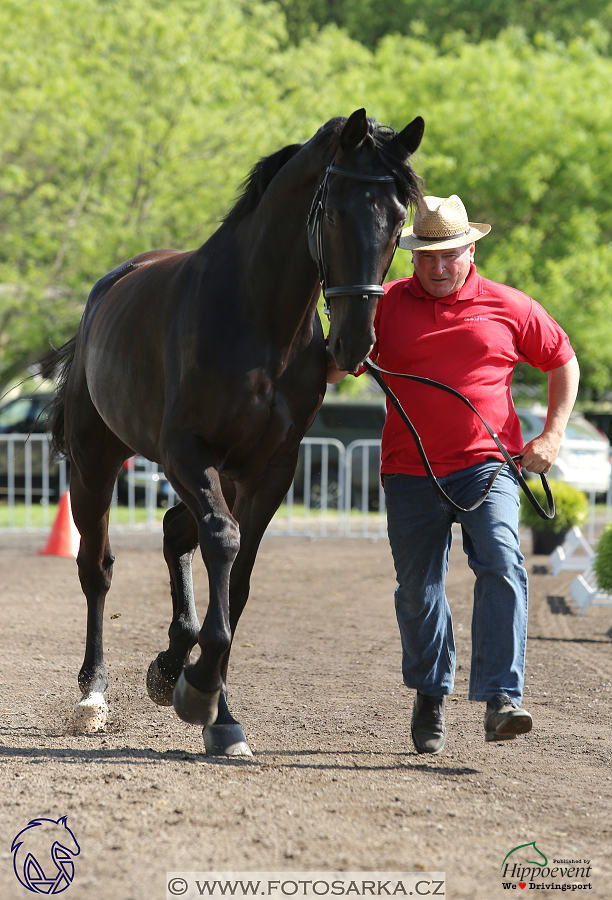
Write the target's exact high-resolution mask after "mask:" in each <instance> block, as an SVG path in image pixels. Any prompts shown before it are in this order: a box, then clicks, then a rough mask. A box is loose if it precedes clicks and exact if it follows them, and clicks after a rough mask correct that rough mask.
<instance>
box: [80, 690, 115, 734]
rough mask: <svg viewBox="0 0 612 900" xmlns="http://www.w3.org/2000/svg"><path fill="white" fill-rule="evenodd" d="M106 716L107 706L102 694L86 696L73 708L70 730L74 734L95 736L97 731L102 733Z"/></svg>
mask: <svg viewBox="0 0 612 900" xmlns="http://www.w3.org/2000/svg"><path fill="white" fill-rule="evenodd" d="M107 716H108V706H107V705H106V700H105V699H104V694H98V693H93V694H88V695H87V696H86V697H82V698H81V700H79V702H78V703H77V705H76V706H75V707H74V712H73V714H72V730H73V731H74V733H75V734H95V733H96V732H97V731H104V730H105V729H104V726H105V725H106V717H107Z"/></svg>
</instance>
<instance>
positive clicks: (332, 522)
mask: <svg viewBox="0 0 612 900" xmlns="http://www.w3.org/2000/svg"><path fill="white" fill-rule="evenodd" d="M379 469H380V441H378V440H360V441H359V440H358V441H353V442H352V443H351V444H349V445H348V447H345V446H344V444H342V443H341V442H340V441H337V440H333V439H325V438H304V440H303V441H302V445H301V447H300V456H299V462H298V468H297V471H296V477H295V479H294V481H293V484H292V485H291V488H290V490H289V493H288V494H287V497H286V498H285V501H284V502H283V504H282V505H281V507H280V509H279V511H278V512H277V514H276V515H275V517H274V519H273V520H272V522H271V523H270V526H269V528H268V533H269V534H279V535H308V536H316V535H324V536H344V537H356V538H370V539H372V538H374V539H377V538H379V537H382V536H384V535H385V534H386V517H385V498H384V492H383V489H382V486H381V484H380V478H379ZM68 486H69V467H68V464H67V463H66V461H65V460H62V461H61V462H59V463H57V462H55V463H51V462H50V453H49V443H48V439H47V436H46V435H44V434H31V435H30V436H29V437H28V436H27V435H23V434H2V435H0V533H2V532H36V531H48V530H49V528H50V527H51V525H52V520H51V512H52V511H53V510H54V507H53V504H55V503H57V501H58V499H59V497H60V496H61V495H62V494H63V492H64V491H65V490H66V488H67V487H68ZM176 500H177V497H176V494H175V492H174V490H173V488H172V486H171V484H170V483H169V482H168V481H167V479H166V477H165V476H164V473H163V471H162V470H161V467H160V466H158V464H157V463H154V462H151V461H150V460H145V459H143V458H142V457H135V458H133V459H131V460H128V462H127V463H126V466H125V468H124V470H123V471H122V472H121V474H120V476H119V478H118V479H117V483H116V484H115V490H114V493H113V499H112V504H111V512H110V525H111V528H112V529H113V530H143V529H144V530H150V531H157V530H159V529H160V528H161V514H162V513H163V507H167V506H173V505H174V503H175V502H176Z"/></svg>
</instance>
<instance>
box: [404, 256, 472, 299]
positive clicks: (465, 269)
mask: <svg viewBox="0 0 612 900" xmlns="http://www.w3.org/2000/svg"><path fill="white" fill-rule="evenodd" d="M473 259H474V244H468V245H467V246H466V247H455V248H454V249H452V250H444V249H442V250H413V251H412V264H413V266H414V271H415V272H416V273H417V275H418V276H419V281H420V282H421V284H422V285H423V287H424V288H425V290H426V291H427V293H428V294H432V295H433V296H434V297H448V295H449V294H454V293H455V291H458V290H459V288H460V287H461V286H462V285H463V284H464V283H465V280H466V278H467V277H468V275H469V274H470V262H472V261H473Z"/></svg>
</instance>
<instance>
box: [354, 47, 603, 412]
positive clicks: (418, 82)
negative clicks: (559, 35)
mask: <svg viewBox="0 0 612 900" xmlns="http://www.w3.org/2000/svg"><path fill="white" fill-rule="evenodd" d="M402 87H403V89H402ZM367 90H368V96H369V97H370V99H371V102H372V104H373V106H374V107H375V108H376V110H377V113H378V115H379V117H380V118H382V119H383V120H387V121H390V122H391V124H394V125H398V126H399V123H401V122H403V121H404V120H405V119H407V118H410V117H411V116H413V115H415V114H417V113H420V114H422V115H423V116H424V118H425V123H426V128H425V137H424V140H423V143H422V145H421V148H420V151H419V160H418V163H417V166H418V168H419V169H420V172H421V174H422V175H423V176H424V178H425V183H426V187H427V191H428V193H431V194H436V195H439V196H447V195H449V194H450V193H457V194H459V195H460V196H461V197H462V199H463V200H464V202H465V203H466V206H467V208H468V213H469V214H470V216H471V217H472V219H473V220H475V221H481V222H490V223H491V224H492V226H493V228H492V231H491V234H490V235H489V236H488V237H486V238H485V239H484V240H483V241H481V242H479V244H478V245H477V264H478V266H479V269H480V271H481V272H482V273H483V274H485V275H487V276H488V277H490V278H493V279H494V280H496V281H501V282H504V283H507V284H511V285H513V286H515V287H517V288H519V289H520V290H523V291H525V292H526V293H528V294H530V295H531V296H532V297H534V298H535V299H536V300H538V301H539V302H541V303H542V304H543V305H544V306H545V308H546V309H547V310H548V311H549V312H550V313H551V315H553V316H554V317H555V318H557V320H558V321H559V322H560V324H561V325H562V326H563V327H564V328H565V329H566V331H567V332H568V334H569V335H570V338H571V340H572V343H573V345H574V347H575V349H576V351H577V353H578V356H579V360H580V364H581V369H582V392H583V394H585V395H587V396H589V395H591V396H594V397H597V396H601V395H602V394H603V393H604V392H605V391H608V390H610V387H611V384H612V378H611V373H612V316H610V309H611V306H612V300H611V298H612V266H611V265H610V263H611V262H612V257H611V255H610V251H609V242H610V236H611V234H612V206H611V205H610V201H609V197H610V196H611V191H612V63H611V61H610V60H609V59H608V58H604V57H602V56H601V55H600V54H599V53H598V52H597V50H596V48H595V47H593V45H592V44H590V43H589V42H588V41H585V40H583V39H577V40H575V41H573V42H572V43H571V44H570V45H569V46H568V47H567V48H564V47H558V46H556V45H550V46H548V47H540V48H537V47H534V46H533V45H532V44H531V43H529V42H528V41H527V40H526V38H525V37H524V36H523V35H521V33H520V32H517V31H513V30H510V31H508V32H505V33H504V34H503V35H501V36H500V37H499V38H498V39H496V40H495V41H484V42H481V43H480V44H479V45H474V44H470V43H468V42H466V41H462V40H460V39H459V40H458V41H457V43H456V47H455V50H454V51H453V52H452V53H449V52H447V53H442V52H440V51H438V50H437V49H436V48H434V47H432V46H431V45H427V44H424V43H423V42H420V41H417V40H415V39H412V38H400V37H388V38H385V39H384V40H383V41H382V42H381V44H380V45H379V47H378V49H377V53H376V58H375V65H374V66H373V67H372V68H371V69H370V70H369V84H368V88H367ZM410 271H411V266H410V257H409V254H402V253H398V254H397V255H396V261H395V263H394V266H393V269H392V271H391V276H392V277H397V276H398V275H403V274H408V273H409V272H410Z"/></svg>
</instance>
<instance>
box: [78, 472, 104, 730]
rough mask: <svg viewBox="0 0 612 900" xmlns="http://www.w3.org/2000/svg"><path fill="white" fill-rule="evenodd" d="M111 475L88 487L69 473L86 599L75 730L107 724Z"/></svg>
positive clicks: (79, 560)
mask: <svg viewBox="0 0 612 900" xmlns="http://www.w3.org/2000/svg"><path fill="white" fill-rule="evenodd" d="M113 484H114V478H111V479H110V485H109V486H107V487H106V488H105V489H104V490H103V491H101V492H96V493H92V491H90V490H87V489H86V488H85V486H84V484H83V482H82V480H81V477H80V476H79V473H78V471H75V470H74V468H73V471H72V473H71V479H70V494H71V500H72V510H73V515H74V521H75V524H76V526H77V528H78V530H79V532H80V534H81V544H80V548H79V553H78V556H77V566H78V570H79V580H80V582H81V587H82V589H83V593H84V594H85V598H86V600H87V637H86V643H85V658H84V660H83V665H82V666H81V670H80V672H79V687H80V688H81V691H82V693H83V696H82V698H81V700H80V701H79V703H77V705H76V707H75V710H74V718H73V724H74V728H75V730H76V731H78V732H92V731H99V730H101V729H103V728H104V725H105V724H106V717H107V714H108V707H107V705H106V701H105V699H104V691H105V690H106V688H107V687H108V674H107V671H106V666H105V664H104V649H103V643H102V640H103V634H102V628H103V616H104V601H105V599H106V594H107V593H108V590H109V588H110V585H111V579H112V576H113V562H114V561H115V558H114V556H113V554H112V552H111V547H110V542H109V539H108V510H109V507H110V501H111V498H112V491H113Z"/></svg>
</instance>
